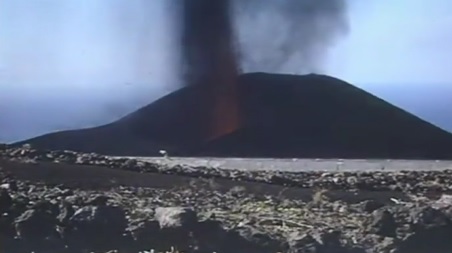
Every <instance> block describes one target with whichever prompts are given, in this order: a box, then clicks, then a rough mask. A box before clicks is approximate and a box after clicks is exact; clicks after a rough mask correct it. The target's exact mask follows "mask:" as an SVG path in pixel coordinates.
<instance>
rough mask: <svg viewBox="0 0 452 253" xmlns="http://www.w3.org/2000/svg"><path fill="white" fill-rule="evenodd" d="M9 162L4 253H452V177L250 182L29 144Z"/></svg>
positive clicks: (311, 176)
mask: <svg viewBox="0 0 452 253" xmlns="http://www.w3.org/2000/svg"><path fill="white" fill-rule="evenodd" d="M0 157H1V159H0V181H1V182H0V183H1V184H0V209H1V210H0V212H1V213H2V214H3V215H2V216H1V218H0V239H1V242H2V243H1V244H0V252H8V253H15V252H17V253H25V252H45V253H53V252H55V253H57V252H58V253H60V252H68V253H69V252H70V253H78V252H107V251H108V252H112V250H117V252H130V253H135V252H143V251H149V250H151V249H154V250H156V251H157V252H164V251H166V250H171V251H172V252H197V253H198V252H224V253H229V252H231V253H232V252H234V253H235V252H240V253H249V252H255V253H262V252H268V253H276V252H327V253H329V252H344V253H348V252H375V253H381V252H388V253H389V252H397V253H424V252H440V253H443V252H444V253H446V252H451V250H452V244H451V243H450V240H448V239H449V238H450V236H451V235H452V220H451V218H452V215H451V214H452V212H451V210H452V209H451V206H452V197H450V196H449V195H445V194H446V193H447V192H449V191H450V190H449V188H450V185H451V182H452V172H451V171H424V172H423V171H416V172H415V171H401V172H368V173H351V172H350V173H342V172H332V173H322V174H319V173H316V172H305V173H291V172H284V173H282V172H280V173H278V172H270V171H269V172H266V171H257V172H253V173H247V172H243V171H242V172H240V171H236V170H222V169H213V168H199V167H190V166H186V165H175V166H165V165H164V164H155V163H145V162H141V161H136V160H133V159H112V158H108V157H104V156H101V155H96V154H83V153H75V152H70V151H38V150H33V149H30V148H29V147H25V148H21V149H14V148H10V147H3V149H1V148H0ZM265 176H267V177H265ZM291 180H292V181H296V182H298V184H293V185H290V186H287V183H290V182H291ZM364 182H366V184H367V187H364V188H363V183H364ZM171 248H172V249H171Z"/></svg>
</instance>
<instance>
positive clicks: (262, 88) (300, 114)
mask: <svg viewBox="0 0 452 253" xmlns="http://www.w3.org/2000/svg"><path fill="white" fill-rule="evenodd" d="M238 82H239V99H240V108H241V109H240V111H241V114H242V116H243V122H242V124H241V126H240V128H239V129H236V130H235V131H233V132H232V133H228V134H224V135H223V136H220V137H219V138H216V139H214V140H211V141H209V142H207V143H205V142H203V140H205V134H206V131H207V130H206V129H207V128H206V124H208V122H207V119H208V117H207V114H208V111H209V110H208V109H209V108H206V107H207V105H208V104H206V103H207V102H206V101H203V100H202V98H203V97H205V94H206V93H205V91H204V90H203V88H202V87H203V86H200V85H198V86H196V85H194V86H190V87H186V88H183V89H181V90H179V91H176V92H174V93H172V94H169V95H168V96H165V97H163V98H161V99H159V100H157V101H156V102H153V103H151V104H149V105H148V106H145V107H143V108H142V109H140V110H138V111H136V112H133V113H131V114H130V115H128V116H126V117H124V118H122V119H120V120H118V121H116V122H113V123H111V124H107V125H105V126H100V127H96V128H91V129H82V130H75V131H65V132H58V133H51V134H47V135H44V136H40V137H36V138H33V139H30V140H25V141H23V142H20V143H17V144H16V145H22V144H24V143H31V144H33V146H34V147H38V148H44V149H52V150H64V149H69V150H75V151H81V152H96V153H101V154H108V155H119V156H155V155H159V151H160V150H161V149H164V150H167V151H168V152H169V153H170V154H172V155H175V156H218V157H224V156H228V157H231V156H236V157H299V158H302V157H308V158H339V157H340V158H365V159H369V158H391V159H396V158H401V159H411V158H417V159H447V158H448V159H451V158H452V134H450V133H448V132H446V131H444V130H442V129H440V128H438V127H436V126H434V125H432V124H430V123H428V122H426V121H423V120H422V119H419V118H417V117H415V116H414V115H412V114H410V113H408V112H405V111H403V110H401V109H399V108H397V107H395V106H393V105H391V104H389V103H387V102H385V101H383V100H381V99H379V98H377V97H375V96H373V95H371V94H369V93H367V92H365V91H363V90H361V89H359V88H356V87H354V86H353V85H351V84H348V83H346V82H343V81H341V80H338V79H335V78H332V77H328V76H322V75H306V76H295V75H276V74H264V73H254V74H245V75H242V76H241V77H240V78H239V80H238Z"/></svg>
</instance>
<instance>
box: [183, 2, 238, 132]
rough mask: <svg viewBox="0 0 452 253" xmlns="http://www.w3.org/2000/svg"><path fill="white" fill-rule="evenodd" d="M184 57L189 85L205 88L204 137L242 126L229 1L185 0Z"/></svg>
mask: <svg viewBox="0 0 452 253" xmlns="http://www.w3.org/2000/svg"><path fill="white" fill-rule="evenodd" d="M182 1H183V2H182V54H183V64H184V66H183V69H184V74H185V82H186V85H202V86H203V89H204V91H203V95H202V98H199V99H200V101H199V103H200V104H202V106H203V107H206V108H201V110H202V111H203V112H204V113H206V117H207V119H208V122H206V124H208V126H207V127H208V128H207V130H206V133H205V138H206V139H207V140H208V139H212V138H215V137H217V136H220V135H223V134H225V133H228V132H231V131H234V130H235V129H237V128H238V127H239V125H240V116H239V108H238V95H237V87H236V79H237V77H238V74H239V70H238V64H237V62H236V57H235V51H234V47H233V44H234V43H233V32H232V29H231V27H232V26H231V20H230V3H229V0H182Z"/></svg>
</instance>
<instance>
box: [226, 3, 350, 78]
mask: <svg viewBox="0 0 452 253" xmlns="http://www.w3.org/2000/svg"><path fill="white" fill-rule="evenodd" d="M232 2H233V4H232V7H233V15H232V21H233V23H234V30H235V32H236V35H237V40H238V44H239V45H240V47H239V50H240V57H241V67H242V69H243V70H244V71H246V72H257V71H261V72H271V73H280V72H284V73H292V74H306V73H310V72H316V73H322V72H323V71H324V69H323V68H324V65H325V61H327V60H328V59H327V57H328V51H329V50H330V49H331V48H332V47H333V46H334V45H335V44H336V43H337V42H338V40H340V39H341V38H342V37H344V36H345V35H346V34H347V33H348V30H349V26H348V13H347V0H246V1H243V0H232Z"/></svg>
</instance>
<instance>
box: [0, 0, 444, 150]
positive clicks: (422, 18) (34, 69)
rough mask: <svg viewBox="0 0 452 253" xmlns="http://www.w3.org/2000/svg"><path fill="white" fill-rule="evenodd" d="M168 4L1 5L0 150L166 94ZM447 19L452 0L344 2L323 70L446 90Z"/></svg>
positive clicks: (170, 71) (33, 0)
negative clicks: (343, 25) (346, 26)
mask: <svg viewBox="0 0 452 253" xmlns="http://www.w3.org/2000/svg"><path fill="white" fill-rule="evenodd" d="M243 1H246V0H243ZM169 2H170V0H64V1H63V0H1V1H0V142H1V141H2V140H3V141H5V140H16V139H20V138H24V137H29V136H30V135H35V134H40V133H43V132H46V131H53V130H61V129H66V128H73V127H81V126H91V125H96V124H101V123H103V122H105V121H110V120H113V119H115V118H117V117H119V116H121V115H123V114H125V113H127V112H129V111H131V110H133V109H135V108H138V107H139V106H142V105H144V104H146V103H147V101H149V100H150V99H152V98H155V97H157V96H160V95H162V94H164V93H167V92H169V91H170V90H172V89H174V87H176V86H177V84H178V76H177V73H176V72H175V69H174V62H175V59H176V57H178V54H177V53H178V51H177V50H175V45H176V43H177V42H178V41H177V37H176V36H175V34H174V31H175V29H174V24H173V23H172V17H171V15H170V13H171V11H174V10H173V9H171V8H170V7H171V6H170V5H169V4H168V3H169ZM451 11H452V1H450V0H428V1H427V0H349V13H348V17H349V20H350V32H349V34H348V35H347V36H346V37H344V38H343V39H342V40H341V41H340V42H339V43H337V45H336V46H335V47H334V48H331V51H330V52H329V58H328V60H327V64H326V66H325V72H326V73H327V74H331V75H334V76H337V77H339V78H343V79H345V80H346V81H349V82H351V83H354V84H356V85H358V86H361V87H364V88H366V87H369V89H374V90H375V89H376V90H378V89H379V88H386V87H388V88H390V87H392V86H397V87H398V88H397V92H398V93H400V87H403V88H405V87H406V90H407V91H409V90H410V89H415V87H421V88H422V89H424V90H425V89H426V87H427V86H429V87H434V86H443V88H444V87H445V86H447V87H450V85H451V83H452V71H451V67H452V30H451V29H450V27H452V15H450V13H451ZM282 25H283V24H282ZM262 29H265V24H261V25H260V27H255V28H253V30H254V31H259V30H262ZM252 32H253V31H250V33H252ZM268 35H269V37H268V39H269V40H271V39H273V38H272V37H271V36H272V34H271V33H269V34H268ZM260 36H262V33H260ZM263 39H267V38H263ZM291 64H295V65H293V66H291V67H292V68H293V67H294V66H295V67H296V64H297V62H292V63H291ZM289 68H290V66H289ZM283 72H284V70H283ZM371 84H372V85H371ZM402 91H403V89H402ZM385 92H387V90H385ZM389 93H390V92H389ZM443 95H444V94H443ZM395 99H396V100H397V97H396V98H395ZM42 114H45V116H46V117H44V118H43V117H41V116H42Z"/></svg>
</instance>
